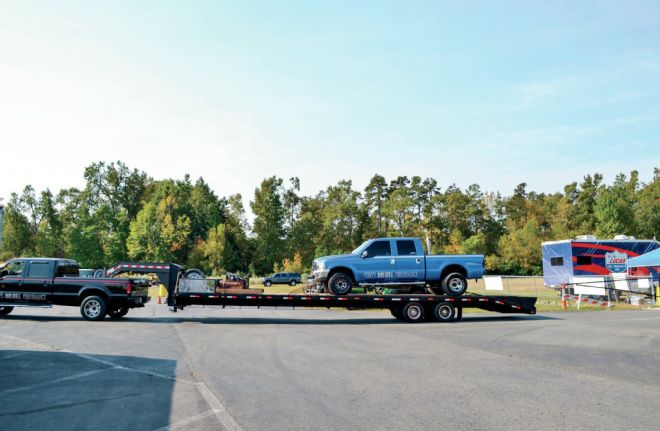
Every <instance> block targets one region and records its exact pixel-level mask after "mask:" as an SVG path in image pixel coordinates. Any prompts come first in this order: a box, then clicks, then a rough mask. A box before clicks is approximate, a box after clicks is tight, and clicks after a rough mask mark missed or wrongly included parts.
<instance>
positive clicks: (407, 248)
mask: <svg viewBox="0 0 660 431" xmlns="http://www.w3.org/2000/svg"><path fill="white" fill-rule="evenodd" d="M396 249H397V252H398V253H399V256H410V255H413V256H415V255H416V254H417V250H416V249H415V241H410V240H403V241H397V242H396Z"/></svg>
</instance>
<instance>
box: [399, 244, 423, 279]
mask: <svg viewBox="0 0 660 431" xmlns="http://www.w3.org/2000/svg"><path fill="white" fill-rule="evenodd" d="M395 242H396V252H397V253H396V254H397V256H396V272H395V277H396V281H397V282H399V283H413V282H419V281H424V255H423V254H421V255H420V254H419V253H418V251H417V249H416V247H415V241H413V240H411V239H397V240H396V241H395Z"/></svg>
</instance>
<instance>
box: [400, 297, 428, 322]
mask: <svg viewBox="0 0 660 431" xmlns="http://www.w3.org/2000/svg"><path fill="white" fill-rule="evenodd" d="M401 314H402V316H403V320H405V321H406V322H408V323H419V322H423V321H424V306H423V305H422V304H420V303H419V302H409V303H407V304H406V305H404V306H403V309H402V310H401Z"/></svg>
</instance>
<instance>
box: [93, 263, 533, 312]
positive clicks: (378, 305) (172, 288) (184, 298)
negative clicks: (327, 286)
mask: <svg viewBox="0 0 660 431" xmlns="http://www.w3.org/2000/svg"><path fill="white" fill-rule="evenodd" d="M122 272H132V273H154V274H156V275H157V276H158V278H159V279H160V281H161V282H162V283H163V284H164V285H165V286H166V287H167V292H168V297H167V305H168V306H169V307H170V310H171V311H174V312H177V311H179V310H183V309H184V308H185V307H189V306H192V305H202V306H220V307H233V306H239V307H257V308H259V307H292V308H296V307H300V308H345V309H349V310H354V309H362V310H363V309H389V310H390V312H391V313H392V315H393V316H394V317H396V318H397V319H400V320H403V321H406V322H410V323H416V322H422V321H428V320H436V321H441V322H447V321H459V320H461V319H462V316H463V309H466V308H477V309H481V310H486V311H493V312H497V313H521V314H536V307H535V304H536V297H527V296H490V295H475V294H466V295H463V296H458V297H456V296H449V295H433V294H428V295H425V294H415V295H399V294H382V295H378V294H348V295H331V294H269V293H258V294H255V293H245V294H243V293H233V292H232V293H211V292H182V291H180V290H179V281H180V279H181V278H182V275H183V273H184V268H183V267H182V266H180V265H176V264H173V263H150V262H118V263H116V264H115V265H113V267H112V268H110V269H108V270H107V272H106V273H107V274H113V275H116V274H120V273H122Z"/></svg>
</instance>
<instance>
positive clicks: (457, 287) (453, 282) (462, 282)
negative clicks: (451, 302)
mask: <svg viewBox="0 0 660 431" xmlns="http://www.w3.org/2000/svg"><path fill="white" fill-rule="evenodd" d="M440 287H442V291H443V292H444V293H445V294H447V295H449V296H461V295H462V294H464V293H465V291H466V290H467V280H466V279H465V277H464V276H463V274H461V273H458V272H452V273H451V274H448V275H447V276H446V277H445V278H444V279H443V280H442V282H441V283H440Z"/></svg>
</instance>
